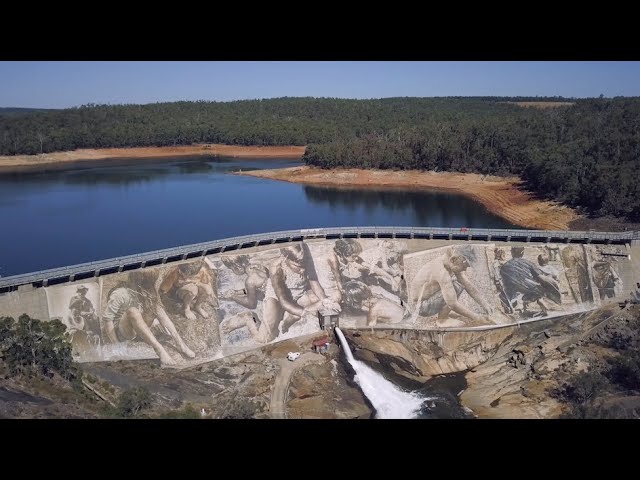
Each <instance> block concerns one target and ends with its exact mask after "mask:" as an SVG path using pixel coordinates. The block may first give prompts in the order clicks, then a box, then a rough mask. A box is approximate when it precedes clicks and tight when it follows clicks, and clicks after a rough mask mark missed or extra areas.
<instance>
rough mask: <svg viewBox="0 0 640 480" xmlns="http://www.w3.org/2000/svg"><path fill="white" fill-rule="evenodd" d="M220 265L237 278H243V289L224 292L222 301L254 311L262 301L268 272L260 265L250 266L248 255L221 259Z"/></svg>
mask: <svg viewBox="0 0 640 480" xmlns="http://www.w3.org/2000/svg"><path fill="white" fill-rule="evenodd" d="M221 260H222V263H223V265H224V266H225V267H227V268H229V269H230V270H231V271H232V272H233V273H235V274H236V275H237V276H244V277H245V278H244V288H243V289H242V290H233V291H230V292H225V293H224V294H222V295H221V296H220V298H221V299H222V300H231V301H233V302H236V303H237V304H238V305H242V306H243V307H246V308H248V309H251V310H253V309H255V308H256V307H257V306H258V302H259V301H260V300H263V299H264V290H265V287H266V284H267V280H268V279H269V270H268V269H267V268H266V267H263V266H261V265H252V264H251V263H250V262H249V256H248V255H238V256H236V257H222V258H221Z"/></svg>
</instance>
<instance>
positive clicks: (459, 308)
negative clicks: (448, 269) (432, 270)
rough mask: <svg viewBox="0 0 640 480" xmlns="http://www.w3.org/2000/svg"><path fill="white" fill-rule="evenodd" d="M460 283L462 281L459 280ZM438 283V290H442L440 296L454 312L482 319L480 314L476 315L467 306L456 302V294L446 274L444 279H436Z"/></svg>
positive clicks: (473, 318) (478, 319) (474, 318)
mask: <svg viewBox="0 0 640 480" xmlns="http://www.w3.org/2000/svg"><path fill="white" fill-rule="evenodd" d="M460 283H462V282H460ZM438 284H439V285H440V290H441V291H442V297H443V298H444V301H445V302H446V304H447V305H448V306H449V308H451V310H453V311H454V312H456V313H458V314H460V315H462V316H463V317H467V318H471V319H472V320H476V321H480V322H481V321H483V320H484V319H483V317H482V315H478V314H477V313H475V312H472V311H471V310H469V309H468V308H467V307H465V306H464V305H462V304H461V303H460V302H458V295H457V294H456V291H455V289H454V288H453V284H452V283H451V280H450V279H449V276H448V275H447V278H446V279H445V280H441V279H438Z"/></svg>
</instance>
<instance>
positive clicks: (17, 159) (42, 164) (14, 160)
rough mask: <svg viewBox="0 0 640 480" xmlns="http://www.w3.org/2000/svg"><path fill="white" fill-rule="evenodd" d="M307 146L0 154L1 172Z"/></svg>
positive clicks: (264, 154)
mask: <svg viewBox="0 0 640 480" xmlns="http://www.w3.org/2000/svg"><path fill="white" fill-rule="evenodd" d="M305 148H306V147H296V146H290V147H255V146H250V147H244V146H239V145H217V144H206V145H188V146H180V147H140V148H102V149H83V150H74V151H72V152H52V153H45V154H42V155H15V156H0V172H2V173H8V172H21V171H33V170H44V169H46V170H50V169H55V168H69V167H73V166H75V165H78V164H82V163H85V162H92V163H96V162H99V163H100V164H101V165H102V164H108V163H109V160H118V159H120V160H122V159H153V158H161V157H180V156H191V157H192V156H198V155H220V156H223V157H242V158H300V157H302V155H304V150H305Z"/></svg>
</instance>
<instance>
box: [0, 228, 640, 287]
mask: <svg viewBox="0 0 640 480" xmlns="http://www.w3.org/2000/svg"><path fill="white" fill-rule="evenodd" d="M344 236H353V237H357V238H361V237H363V236H366V237H373V238H423V239H449V240H460V239H463V240H484V241H490V240H505V241H512V240H516V241H536V239H538V241H540V240H541V241H545V242H550V241H554V242H571V241H574V242H581V243H590V242H604V243H628V242H631V241H640V232H593V231H589V232H576V231H564V230H560V231H553V230H517V229H493V228H439V227H434V228H422V227H336V228H306V229H301V230H286V231H281V232H270V233H261V234H257V235H244V236H240V237H232V238H225V239H221V240H214V241H210V242H203V243H196V244H192V245H184V246H180V247H174V248H166V249H163V250H156V251H153V252H147V253H141V254H135V255H127V256H123V257H116V258H110V259H106V260H99V261H95V262H87V263H81V264H78V265H72V266H68V267H60V268H53V269H49V270H41V271H38V272H31V273H25V274H19V275H11V276H8V277H0V293H1V292H6V291H9V290H11V289H14V288H17V287H18V286H20V285H28V284H32V285H33V286H34V287H41V286H46V285H47V284H48V283H49V282H52V281H55V283H65V282H70V281H74V280H75V279H76V278H75V277H78V276H82V278H87V276H93V277H98V276H100V275H104V274H108V273H114V269H115V271H121V270H123V269H134V268H141V267H145V266H147V265H148V264H153V265H157V264H159V263H170V262H174V261H180V260H186V259H188V258H196V257H201V256H204V255H210V254H214V253H221V252H223V251H225V250H237V249H242V248H248V247H254V246H258V245H268V244H272V243H284V242H289V241H299V240H306V239H312V238H342V237H344ZM127 267H129V268H127Z"/></svg>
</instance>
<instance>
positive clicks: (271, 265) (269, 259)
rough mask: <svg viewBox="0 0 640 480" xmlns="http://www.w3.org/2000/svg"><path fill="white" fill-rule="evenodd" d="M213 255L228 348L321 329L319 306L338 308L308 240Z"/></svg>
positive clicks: (223, 333) (241, 346) (262, 342)
mask: <svg viewBox="0 0 640 480" xmlns="http://www.w3.org/2000/svg"><path fill="white" fill-rule="evenodd" d="M214 258H215V260H214V262H216V266H217V268H218V271H219V272H220V278H219V283H218V291H219V292H220V293H219V298H220V317H221V318H223V321H222V322H221V325H220V332H221V335H222V344H223V346H225V347H227V351H242V350H246V349H249V348H255V347H256V346H260V345H264V344H268V343H271V342H274V341H280V340H284V339H285V338H291V337H296V336H299V335H305V334H308V333H312V332H314V331H317V330H319V328H320V327H319V321H318V311H319V310H320V309H328V308H329V309H330V308H335V309H339V306H338V305H337V304H335V302H334V301H332V299H330V298H329V297H328V296H327V294H326V292H325V290H324V288H323V287H322V285H321V284H320V282H319V281H318V275H317V272H316V268H315V264H314V260H313V258H312V256H311V252H310V250H309V248H308V245H306V244H302V243H298V244H293V245H290V246H287V247H284V248H281V249H271V250H266V251H263V252H258V253H254V254H252V255H251V256H250V257H249V256H247V255H242V254H241V255H230V256H227V255H222V256H218V257H214Z"/></svg>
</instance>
